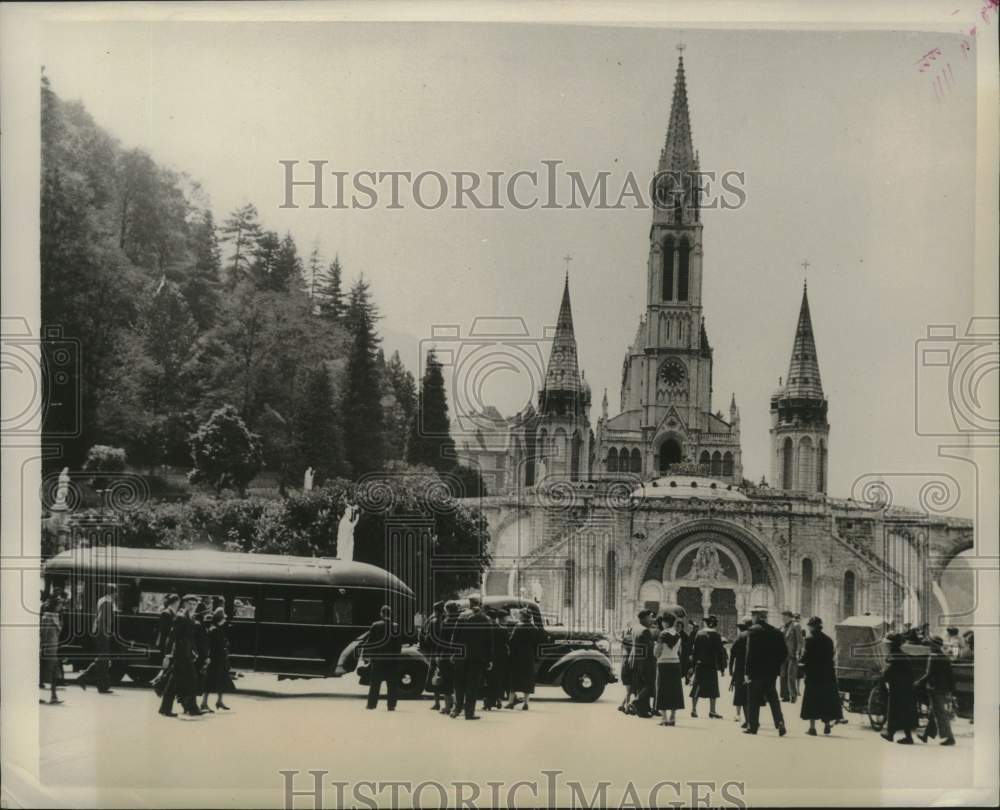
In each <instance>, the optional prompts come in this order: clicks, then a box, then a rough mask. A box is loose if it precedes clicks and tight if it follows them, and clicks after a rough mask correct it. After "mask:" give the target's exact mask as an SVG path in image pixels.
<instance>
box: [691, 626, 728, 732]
mask: <svg viewBox="0 0 1000 810" xmlns="http://www.w3.org/2000/svg"><path fill="white" fill-rule="evenodd" d="M718 626H719V620H718V618H717V617H715V616H707V617H706V618H705V626H704V627H703V628H701V630H699V631H698V632H697V633H696V634H695V637H694V643H693V644H692V659H693V665H694V685H693V686H692V687H691V716H692V717H697V716H698V699H699V698H703V697H704V698H708V716H709V717H711V718H712V719H718V720H721V719H722V715H721V714H718V713H716V711H715V701H716V700H718V698H719V675H720V674H724V673H725V671H726V648H725V646H724V645H723V643H722V636H721V635H719V631H718V629H717V628H718Z"/></svg>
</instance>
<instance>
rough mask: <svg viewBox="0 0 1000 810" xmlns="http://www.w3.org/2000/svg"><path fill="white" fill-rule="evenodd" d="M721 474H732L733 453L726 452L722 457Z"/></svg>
mask: <svg viewBox="0 0 1000 810" xmlns="http://www.w3.org/2000/svg"><path fill="white" fill-rule="evenodd" d="M722 474H723V475H732V474H733V454H732V453H726V454H725V455H724V456H723V457H722Z"/></svg>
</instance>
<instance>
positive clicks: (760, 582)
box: [639, 521, 781, 639]
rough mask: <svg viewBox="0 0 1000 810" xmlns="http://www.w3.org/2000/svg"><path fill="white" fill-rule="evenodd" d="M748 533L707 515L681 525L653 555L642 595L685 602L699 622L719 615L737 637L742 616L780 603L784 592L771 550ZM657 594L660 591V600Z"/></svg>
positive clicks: (728, 634)
mask: <svg viewBox="0 0 1000 810" xmlns="http://www.w3.org/2000/svg"><path fill="white" fill-rule="evenodd" d="M698 524H701V525H698ZM705 524H708V525H705ZM743 534H744V533H742V532H741V531H740V530H738V529H731V530H723V529H722V527H721V526H720V530H716V529H714V528H713V527H712V526H711V523H710V522H707V521H706V522H701V521H699V522H696V524H695V525H692V526H691V527H690V529H689V530H688V531H686V532H685V531H684V530H683V529H682V530H680V531H678V530H675V531H674V532H672V533H671V535H668V536H667V537H666V538H664V540H663V541H662V543H661V545H660V546H659V548H658V549H657V550H656V551H655V552H653V554H652V555H651V556H650V557H649V558H648V561H647V563H646V566H645V571H644V574H643V577H642V581H641V583H640V586H639V596H640V601H642V602H643V603H644V604H645V606H646V607H660V606H662V605H666V604H677V605H680V606H681V607H682V608H684V610H685V612H686V613H687V615H688V618H689V619H691V620H693V621H695V622H697V623H698V624H702V623H703V622H704V620H705V617H707V616H708V615H710V614H711V615H715V616H716V617H717V618H718V619H719V630H720V632H721V633H722V635H723V637H725V638H728V639H733V638H735V637H736V624H737V622H738V621H739V619H740V617H741V616H743V615H746V614H747V613H748V612H749V611H750V608H751V607H752V606H753V605H755V604H763V605H769V606H776V605H778V604H780V602H779V599H780V597H781V584H780V581H779V580H778V575H777V571H776V570H775V569H774V567H773V565H772V563H771V561H770V560H769V558H768V554H767V552H766V551H764V550H763V549H762V548H761V547H759V542H758V541H756V540H753V539H751V538H749V537H744V536H743ZM654 594H655V595H656V596H658V597H659V602H658V603H657V604H656V605H655V606H654V605H653V604H652V600H651V597H653V596H654Z"/></svg>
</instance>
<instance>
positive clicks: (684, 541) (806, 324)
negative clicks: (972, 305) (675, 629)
mask: <svg viewBox="0 0 1000 810" xmlns="http://www.w3.org/2000/svg"><path fill="white" fill-rule="evenodd" d="M698 170H699V158H698V153H697V152H696V151H695V149H694V144H693V140H692V131H691V121H690V116H689V110H688V97H687V81H686V77H685V71H684V60H683V56H681V57H680V58H679V59H678V64H677V72H676V78H675V84H674V92H673V102H672V105H671V111H670V119H669V124H668V128H667V135H666V140H665V143H664V146H663V148H662V150H661V152H660V155H659V163H658V168H657V174H656V176H657V178H660V177H674V178H682V182H680V183H676V184H674V185H673V186H672V187H671V188H664V189H663V193H662V194H661V193H660V190H659V189H658V190H657V200H658V203H659V204H658V205H656V206H655V207H654V212H653V218H652V224H651V227H650V230H649V258H648V261H647V266H646V307H645V311H644V312H643V313H641V315H640V317H639V320H638V325H637V327H636V331H635V337H634V339H633V340H632V343H631V345H630V346H629V347H628V348H627V349H626V351H625V354H624V358H623V361H622V375H621V393H620V399H619V407H618V411H619V412H618V413H617V414H615V415H611V414H610V411H609V403H608V395H607V392H606V391H605V392H604V395H603V397H602V400H601V404H600V414H599V415H598V416H597V419H596V423H594V424H592V422H591V404H592V403H591V399H592V392H591V388H590V386H589V384H588V383H587V381H586V378H585V376H584V374H583V372H582V370H581V365H580V360H579V357H578V356H577V343H576V337H575V333H574V327H573V312H572V305H571V299H570V285H569V277H568V275H567V278H566V281H565V285H564V288H563V292H562V300H561V303H560V307H559V312H558V317H557V320H556V328H555V332H554V335H553V339H552V346H551V351H550V355H549V358H548V364H547V367H546V369H545V377H544V383H543V386H542V388H541V390H540V392H539V394H538V399H537V405H536V404H535V403H532V404H531V405H530V406H529V407H527V408H526V409H525V410H524V411H522V412H521V413H519V414H517V415H516V416H514V417H511V418H503V417H502V416H501V415H500V414H499V413H498V412H496V411H495V410H493V409H490V411H489V412H488V413H485V414H482V415H481V416H482V419H481V420H480V421H479V424H480V425H481V427H480V429H479V430H478V431H476V432H475V433H474V434H473V435H470V436H469V437H468V438H466V439H465V440H464V441H460V442H459V444H458V448H457V449H458V453H459V459H460V461H461V462H462V463H464V464H468V465H473V466H475V467H477V468H478V469H480V470H481V471H482V474H483V477H484V479H485V480H486V485H487V488H488V491H489V495H488V497H486V498H485V499H484V500H483V501H482V506H483V508H484V510H485V512H486V515H487V518H488V520H489V525H490V535H491V553H492V557H493V562H492V567H491V568H490V570H489V572H488V573H487V575H486V579H485V582H484V588H485V591H486V593H487V594H522V595H530V596H532V597H534V598H535V599H537V600H538V601H539V602H540V604H541V606H542V610H543V612H545V613H546V614H548V615H550V616H551V617H553V619H554V620H557V621H562V622H564V623H566V624H571V625H576V626H580V627H589V628H600V629H604V630H606V631H609V632H612V631H616V630H619V629H621V628H622V627H623V626H625V625H626V624H627V623H628V622H629V621H631V619H632V618H633V617H634V616H635V613H636V611H637V610H638V609H640V608H642V607H651V608H654V609H658V608H660V607H661V606H663V605H666V604H680V605H681V606H682V607H684V608H685V609H686V610H687V612H688V614H689V615H691V616H693V617H694V618H695V619H696V620H697V619H699V618H700V617H702V616H704V615H707V614H708V613H713V614H715V615H717V616H718V617H719V619H720V626H721V629H722V630H723V631H724V632H725V634H727V635H730V636H731V635H732V634H733V633H734V629H735V625H736V622H737V621H738V619H739V617H741V616H742V615H744V614H746V613H747V612H748V610H749V608H750V607H751V606H752V605H755V604H763V605H768V606H770V607H772V608H774V609H776V610H777V611H780V610H781V609H784V608H789V609H791V610H793V611H794V612H797V613H801V614H802V616H803V617H804V618H805V617H808V616H811V615H814V614H815V615H819V616H820V617H822V618H823V619H824V620H825V621H826V622H828V623H833V622H836V621H838V620H839V619H841V618H843V617H846V616H849V615H853V614H857V613H863V612H871V613H875V614H879V615H884V616H886V617H887V618H890V619H891V620H895V621H899V622H903V621H909V622H923V621H930V620H932V618H933V617H936V616H939V615H942V614H945V613H947V612H948V610H949V607H948V605H947V604H946V602H947V599H946V598H945V596H944V594H943V592H942V589H941V587H940V574H941V571H942V570H943V568H944V567H945V565H946V564H947V561H949V560H950V559H952V558H953V557H954V556H955V555H956V554H958V553H959V552H961V551H963V550H965V549H967V548H971V546H972V525H971V522H970V521H967V520H960V519H956V518H947V517H943V516H937V515H934V514H933V513H931V512H930V511H929V510H920V509H902V508H900V507H898V506H888V505H886V504H884V503H880V502H878V501H877V500H875V499H872V500H861V501H854V500H851V499H849V498H840V499H838V498H834V497H831V496H829V495H828V494H827V480H828V475H827V471H828V450H829V438H830V424H829V421H828V418H827V412H828V409H827V406H828V402H827V398H826V395H825V393H824V390H823V383H822V378H821V375H820V365H819V360H818V355H817V349H816V340H815V337H814V334H813V328H812V319H811V314H810V308H809V297H808V290H807V288H806V287H805V286H804V287H803V290H802V300H801V305H800V309H799V313H798V320H797V322H796V323H795V325H794V332H793V331H792V328H791V326H792V325H791V324H789V334H790V335H792V336H793V337H792V342H791V352H790V359H789V361H788V365H787V367H786V368H787V373H786V374H784V375H783V376H782V378H781V382H780V385H779V387H778V388H777V390H775V391H774V393H773V394H772V395H771V398H770V402H769V403H766V404H765V403H761V404H760V407H769V411H770V422H771V427H770V435H771V442H770V446H771V450H770V455H771V457H770V465H769V467H770V475H769V477H768V479H767V481H766V482H765V481H761V482H760V483H759V484H756V485H755V484H753V483H751V482H749V481H747V480H745V479H744V477H743V458H742V451H741V444H740V411H739V408H738V406H737V404H736V397H735V394H733V395H731V396H730V398H729V407H728V413H725V414H724V413H723V412H722V411H721V410H716V411H713V410H712V399H713V390H712V389H713V378H712V359H713V349H712V345H711V342H710V340H709V337H708V323H709V321H708V319H707V317H706V313H705V312H704V309H703V305H702V279H703V275H702V274H703V270H704V268H703V264H702V256H703V249H702V246H703V236H704V234H703V226H702V222H701V216H700V207H699V189H698V183H697V181H696V180H695V179H693V178H695V177H696V175H695V174H694V173H696V172H698ZM782 370H783V369H779V368H776V369H775V371H776V376H777V373H780V371H782Z"/></svg>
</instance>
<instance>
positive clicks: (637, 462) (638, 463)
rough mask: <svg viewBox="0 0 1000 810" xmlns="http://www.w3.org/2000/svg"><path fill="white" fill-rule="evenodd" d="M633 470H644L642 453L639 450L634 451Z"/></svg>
mask: <svg viewBox="0 0 1000 810" xmlns="http://www.w3.org/2000/svg"><path fill="white" fill-rule="evenodd" d="M632 472H634V473H641V472H642V454H641V453H640V452H639V451H638V450H633V451H632Z"/></svg>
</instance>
